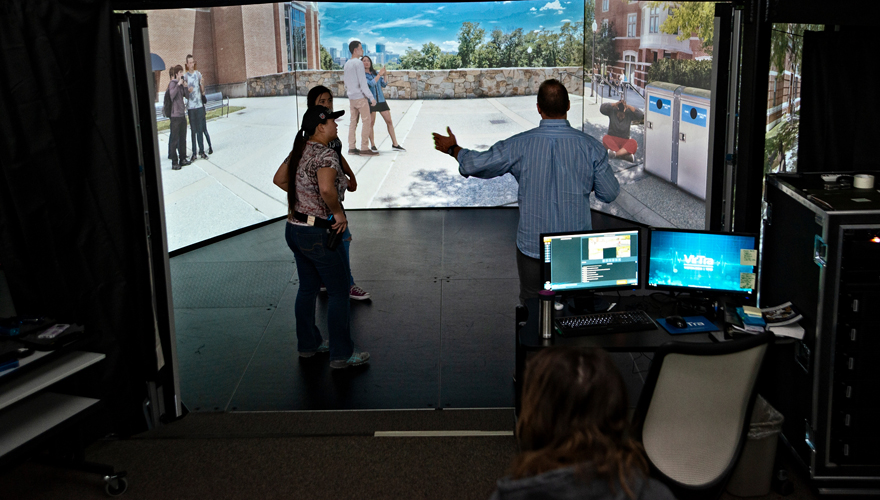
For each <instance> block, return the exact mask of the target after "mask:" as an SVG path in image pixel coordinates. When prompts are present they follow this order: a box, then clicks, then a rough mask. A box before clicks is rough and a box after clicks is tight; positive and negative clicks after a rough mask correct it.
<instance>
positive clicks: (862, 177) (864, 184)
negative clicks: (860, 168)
mask: <svg viewBox="0 0 880 500" xmlns="http://www.w3.org/2000/svg"><path fill="white" fill-rule="evenodd" d="M853 187H854V188H856V189H871V188H873V187H874V176H873V175H868V174H856V176H855V177H853Z"/></svg>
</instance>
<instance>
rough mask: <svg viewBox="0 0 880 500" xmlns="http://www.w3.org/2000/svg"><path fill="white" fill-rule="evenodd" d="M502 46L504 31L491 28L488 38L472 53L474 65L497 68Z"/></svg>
mask: <svg viewBox="0 0 880 500" xmlns="http://www.w3.org/2000/svg"><path fill="white" fill-rule="evenodd" d="M503 48H504V32H503V31H501V30H500V29H495V30H492V34H491V35H489V39H488V40H486V42H485V43H483V44H481V45H480V46H479V47H478V48H477V51H476V52H475V53H474V59H475V61H474V62H475V64H474V66H475V67H477V68H498V67H499V65H500V62H501V57H502V50H503Z"/></svg>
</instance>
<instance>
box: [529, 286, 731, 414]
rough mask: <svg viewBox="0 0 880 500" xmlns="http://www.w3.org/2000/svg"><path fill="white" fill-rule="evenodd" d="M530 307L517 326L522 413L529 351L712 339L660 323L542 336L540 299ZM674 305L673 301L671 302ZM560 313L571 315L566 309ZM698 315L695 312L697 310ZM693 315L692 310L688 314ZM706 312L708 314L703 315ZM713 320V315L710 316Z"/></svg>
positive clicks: (625, 302) (645, 348) (628, 300)
mask: <svg viewBox="0 0 880 500" xmlns="http://www.w3.org/2000/svg"><path fill="white" fill-rule="evenodd" d="M605 298H606V299H608V300H609V301H610V302H617V303H618V304H617V306H615V308H614V309H613V310H615V311H623V310H626V308H627V306H631V305H632V304H634V303H637V302H640V301H643V300H648V297H647V296H645V295H630V296H621V297H619V298H618V297H617V296H605ZM525 306H526V308H527V309H528V319H527V320H526V321H525V324H523V325H522V326H520V324H519V323H518V324H517V328H516V330H517V331H516V368H515V372H514V400H515V405H516V412H517V414H519V407H520V395H521V392H522V380H523V374H524V373H525V367H526V358H527V357H528V355H529V353H534V352H537V351H540V350H541V349H544V348H545V347H550V346H567V347H601V348H602V349H605V350H606V351H609V352H654V351H656V350H657V348H658V347H659V346H660V345H662V344H664V343H666V342H670V341H676V342H694V343H702V344H705V343H711V342H713V340H712V339H711V338H710V336H709V334H708V333H706V332H702V333H691V334H680V335H672V334H670V333H668V332H667V331H666V330H664V329H663V327H662V326H660V325H659V323H658V324H657V329H656V330H647V331H641V332H626V333H611V334H604V335H585V336H581V337H561V336H559V335H558V334H557V333H556V332H555V331H554V332H553V336H552V338H550V339H543V338H541V333H540V328H539V321H540V309H539V307H540V304H539V301H538V299H528V300H526V303H525ZM670 306H671V304H670ZM558 314H564V315H571V314H573V313H569V312H566V311H561V312H559V313H558ZM648 314H649V315H650V316H651V318H652V319H657V318H658V317H659V318H662V317H665V316H668V315H670V314H673V311H671V310H669V311H667V310H664V309H661V310H660V311H657V312H651V311H648ZM694 315H696V314H694ZM685 316H691V314H685ZM704 316H707V317H708V315H704ZM708 319H710V320H714V318H711V317H708ZM715 323H716V326H718V327H719V330H721V329H722V326H723V325H722V324H721V323H720V322H717V321H716V322H715Z"/></svg>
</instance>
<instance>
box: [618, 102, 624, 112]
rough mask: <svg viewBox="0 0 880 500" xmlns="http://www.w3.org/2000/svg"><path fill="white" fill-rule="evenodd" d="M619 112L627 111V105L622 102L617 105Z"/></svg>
mask: <svg viewBox="0 0 880 500" xmlns="http://www.w3.org/2000/svg"><path fill="white" fill-rule="evenodd" d="M617 111H620V112H621V113H623V112H624V111H626V104H624V103H622V102H619V103H617Z"/></svg>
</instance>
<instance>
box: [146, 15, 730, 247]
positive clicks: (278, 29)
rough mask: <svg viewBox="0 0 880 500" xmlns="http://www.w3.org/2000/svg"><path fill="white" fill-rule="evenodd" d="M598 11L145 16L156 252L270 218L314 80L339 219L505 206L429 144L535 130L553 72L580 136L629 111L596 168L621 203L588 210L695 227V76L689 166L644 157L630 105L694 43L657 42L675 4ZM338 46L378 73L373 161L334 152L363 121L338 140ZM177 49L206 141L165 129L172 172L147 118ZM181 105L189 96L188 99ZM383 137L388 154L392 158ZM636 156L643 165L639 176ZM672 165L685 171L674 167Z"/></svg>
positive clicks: (647, 143) (505, 188) (343, 123)
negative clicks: (607, 164) (320, 91)
mask: <svg viewBox="0 0 880 500" xmlns="http://www.w3.org/2000/svg"><path fill="white" fill-rule="evenodd" d="M607 3H608V6H607V8H606V6H605V4H604V3H599V5H598V6H597V9H596V12H595V15H594V12H593V5H592V3H591V2H586V3H584V2H576V1H571V2H569V1H565V0H555V1H547V0H540V1H514V2H468V3H429V4H416V3H407V4H368V3H338V2H284V3H267V4H259V5H244V6H229V7H211V8H195V9H174V10H153V11H147V15H148V19H149V23H148V25H149V39H150V49H151V52H152V53H153V54H154V55H156V56H157V57H153V58H152V59H153V60H158V61H161V62H162V63H163V65H164V67H165V68H164V69H163V70H160V69H156V68H154V69H156V70H155V71H153V74H154V80H155V84H156V95H155V96H154V98H155V102H156V116H157V120H158V125H157V136H158V144H159V151H160V158H161V159H162V161H161V170H162V178H163V189H164V196H165V211H166V223H167V229H168V241H169V250H176V249H180V248H183V247H186V246H188V245H191V244H194V243H198V242H200V241H202V240H205V239H208V238H211V237H214V236H217V235H221V234H225V233H228V232H230V231H234V230H236V229H239V228H242V227H247V226H250V225H253V224H257V223H260V222H263V221H266V220H270V219H274V218H277V217H280V216H284V215H285V214H286V213H287V202H286V194H285V193H284V192H283V191H282V190H281V189H279V188H278V187H277V186H275V185H274V184H273V182H272V178H273V175H274V174H275V171H276V170H277V168H278V167H279V165H280V164H281V162H282V161H283V160H284V158H285V157H286V156H287V154H288V153H289V151H290V149H291V146H292V143H293V139H294V137H295V135H296V133H297V131H298V129H299V119H300V117H301V116H302V114H303V113H304V111H305V109H306V97H305V96H306V94H307V92H308V90H309V89H311V88H313V87H314V86H316V85H324V86H325V87H327V88H329V89H330V91H331V93H332V94H333V97H334V108H335V109H336V110H344V111H345V112H346V114H345V116H343V117H341V118H340V119H339V120H338V125H339V138H340V140H341V141H342V147H343V156H344V157H345V159H346V160H347V162H348V164H349V166H350V168H351V170H352V172H353V173H354V174H355V176H356V180H357V190H356V191H354V192H348V193H346V197H345V200H344V205H345V207H346V209H349V210H351V209H364V208H370V209H375V208H398V207H475V206H514V205H516V200H517V183H516V181H515V179H513V177H512V176H510V175H509V174H508V175H505V176H503V177H500V178H496V179H491V180H482V179H474V178H468V179H466V178H464V177H462V176H460V175H459V174H458V165H457V163H456V161H455V160H454V159H452V158H451V157H449V156H447V155H445V154H443V153H440V152H438V151H435V150H434V147H433V140H432V137H431V133H432V132H441V133H445V131H446V128H447V127H449V128H450V129H451V130H452V132H453V133H454V134H455V135H456V137H457V139H458V142H459V144H460V145H461V146H463V147H466V148H471V149H477V150H486V149H488V148H489V147H490V146H491V145H492V144H494V143H495V142H497V141H499V140H501V139H505V138H507V137H510V136H512V135H515V134H517V133H520V132H523V131H526V130H529V129H531V128H534V127H536V126H538V124H539V121H540V116H539V115H538V112H537V109H536V106H535V105H536V93H537V89H538V86H539V85H540V83H541V82H542V81H544V80H546V79H548V78H556V79H558V80H560V81H561V82H562V83H563V84H564V85H565V86H566V88H568V90H569V96H570V99H571V109H570V111H569V113H568V116H567V118H568V120H569V122H570V123H571V125H572V126H573V127H577V128H582V129H583V130H584V131H585V132H586V133H588V134H590V135H592V136H593V137H595V138H596V139H597V140H600V141H601V140H603V138H604V136H605V135H606V134H609V132H610V131H609V117H608V115H609V113H610V112H609V111H608V110H609V109H610V107H611V106H612V105H614V104H615V103H617V102H618V101H619V100H625V101H626V104H627V105H629V106H631V107H632V108H633V110H636V111H635V112H634V113H633V121H632V123H631V124H630V127H629V131H630V136H631V138H632V139H634V140H635V141H636V143H637V151H636V153H635V154H634V155H633V157H632V158H631V159H626V158H624V159H621V158H617V159H613V160H611V165H612V168H613V169H614V170H615V172H616V173H617V175H618V179H620V180H621V183H622V184H623V186H622V189H623V190H624V191H625V192H626V195H625V196H621V197H620V198H619V199H618V200H617V201H615V202H614V203H611V204H604V203H598V202H594V203H595V207H596V208H598V209H600V210H604V211H607V212H609V213H612V214H614V215H619V216H622V217H625V218H630V219H633V220H637V221H641V222H645V223H650V224H654V225H668V226H673V227H690V228H701V227H703V224H704V218H705V215H704V214H705V211H704V198H705V194H704V192H702V193H701V191H700V184H701V183H702V184H703V187H704V185H705V160H704V158H705V157H706V156H707V154H708V134H707V133H704V134H702V135H700V132H702V131H703V129H705V131H707V130H708V121H707V116H706V113H705V111H706V110H708V109H709V102H708V97H707V96H708V93H709V91H708V79H707V80H706V83H704V84H702V86H703V87H705V88H704V89H697V88H694V89H693V92H691V94H692V96H691V97H693V99H692V100H691V101H688V102H687V103H685V104H687V105H688V106H690V107H689V108H688V109H687V110H686V112H685V115H684V116H685V118H687V119H688V120H690V121H689V122H688V124H687V126H692V127H693V128H694V133H693V135H692V136H691V137H693V139H690V141H689V144H688V146H689V147H690V148H691V150H690V151H687V152H686V153H685V155H686V156H688V157H691V158H692V159H693V161H692V162H691V163H694V164H695V166H694V167H686V168H690V169H692V170H693V171H691V170H687V169H686V168H685V167H682V168H680V169H679V171H678V172H674V173H671V174H672V175H670V172H668V170H669V165H671V164H672V162H671V160H670V159H669V158H666V159H663V156H662V155H661V153H663V151H661V150H660V149H662V147H660V149H658V147H659V146H656V145H654V146H652V143H651V133H650V132H649V133H647V134H646V130H645V129H646V127H645V123H646V120H647V121H651V120H652V118H651V117H652V116H654V115H657V113H654V114H653V115H652V111H651V109H650V106H646V103H647V102H649V99H650V97H651V95H650V93H649V89H650V86H649V85H648V83H649V79H650V76H649V73H650V70H651V67H652V66H658V67H659V66H663V67H668V66H669V64H668V61H675V62H678V61H682V64H690V65H691V66H692V67H693V68H697V69H696V70H695V69H693V68H692V67H691V66H689V68H690V69H688V70H687V71H679V72H678V73H676V72H674V71H673V72H669V71H667V72H666V73H664V77H665V78H667V79H669V80H676V79H679V78H680V76H681V75H684V74H687V75H690V76H692V74H693V73H694V72H695V71H696V72H698V73H699V71H703V72H704V73H706V74H707V75H708V69H710V68H711V56H710V54H711V47H710V46H711V40H710V41H709V44H708V46H706V47H704V44H703V41H702V40H699V39H698V37H696V34H695V36H692V37H690V38H688V37H683V39H682V40H678V37H677V35H670V34H665V33H662V32H661V31H662V29H666V28H664V26H667V25H668V23H670V22H671V19H673V18H674V15H673V14H674V12H675V10H676V9H678V8H679V7H672V8H667V9H660V8H659V7H651V5H652V4H650V3H648V2H626V1H624V0H609V1H608V2H607ZM686 5H687V4H686ZM707 5H710V6H711V5H714V4H707ZM686 8H690V7H686ZM594 20H595V25H596V31H595V33H594V32H593V28H592V26H593V23H594ZM585 26H586V29H585ZM352 40H359V41H361V42H362V45H363V48H364V50H365V54H366V56H367V57H369V58H370V60H371V61H372V66H373V67H374V69H376V70H381V69H383V68H384V71H385V72H384V76H383V78H382V80H383V82H382V83H384V84H385V86H384V87H382V92H383V97H384V99H385V101H386V104H387V107H388V110H387V111H385V112H377V113H375V114H374V115H373V117H374V118H373V120H374V122H375V123H374V126H373V133H372V137H371V139H369V140H368V142H367V147H372V146H375V148H376V150H377V151H378V153H379V154H378V156H362V155H356V154H351V153H349V152H348V151H349V149H354V148H357V149H360V148H361V147H362V146H363V145H362V144H361V141H362V130H363V123H362V122H361V123H359V124H358V125H357V129H356V131H355V135H354V142H353V143H352V140H351V139H350V127H351V120H350V118H351V110H350V104H349V100H348V96H347V92H346V88H345V84H344V79H343V70H342V66H343V65H344V64H345V61H346V60H348V59H350V54H349V52H348V47H349V42H350V41H352ZM190 54H191V55H192V56H193V60H194V62H195V70H197V71H198V72H199V74H200V75H201V77H202V81H203V83H204V86H205V94H206V96H207V97H208V103H207V112H206V118H205V120H204V127H205V129H206V131H205V133H204V134H200V135H201V144H200V143H199V140H198V139H199V137H198V136H197V135H194V134H193V130H198V129H199V128H201V127H200V126H201V125H202V120H201V118H200V116H199V115H198V114H195V115H194V117H190V119H189V122H188V125H187V127H186V130H185V132H183V133H182V134H181V132H180V131H179V130H178V132H177V136H178V139H177V140H178V142H179V141H180V140H181V139H180V138H179V137H180V136H181V135H182V136H183V137H184V138H185V141H186V147H185V155H186V158H187V160H191V159H192V158H193V157H194V158H195V160H194V161H193V162H192V164H190V165H184V166H183V167H182V168H180V169H177V170H175V169H173V168H172V159H171V156H172V154H171V151H170V144H171V142H172V134H171V130H170V129H171V125H172V123H171V122H172V121H174V120H169V119H167V118H165V117H164V116H163V114H162V105H163V101H164V96H165V92H166V90H167V89H168V86H169V82H170V76H169V70H172V69H173V68H174V67H175V66H177V65H180V66H182V67H185V65H186V61H187V57H186V56H187V55H190ZM664 61H666V62H664ZM664 65H665V66H664ZM590 68H593V69H594V71H592V72H591V71H590ZM700 68H702V69H700ZM591 73H595V76H594V77H591ZM623 82H625V83H623ZM673 84H676V82H675V81H673V82H672V83H670V85H673ZM678 84H680V85H691V86H694V85H701V84H700V82H696V83H694V82H692V81H681V82H679V83H678ZM689 88H690V87H689ZM657 95H659V96H660V97H659V98H660V99H663V98H664V96H665V94H662V93H660V94H657ZM657 95H655V97H657ZM670 95H671V94H670ZM193 96H194V101H193V102H195V99H197V98H198V94H193ZM704 98H705V99H704ZM691 111H693V114H695V115H696V116H695V118H690V116H691ZM187 114H189V115H191V114H193V111H188V112H187ZM657 116H658V120H656V122H657V125H656V126H655V127H654V129H652V130H653V131H654V132H653V133H655V137H657V135H656V134H658V133H659V131H662V130H664V127H666V128H669V131H670V133H671V130H672V124H671V123H668V124H664V123H661V122H662V121H663V120H662V117H661V116H660V115H657ZM392 132H393V134H394V135H393V136H392ZM395 141H396V143H398V145H399V146H402V148H404V150H405V151H401V150H399V149H395V148H393V146H394V145H395ZM661 142H664V141H661ZM665 142H668V141H665ZM607 144H608V143H606V147H608V145H607ZM202 151H204V152H205V156H207V158H203V157H201V155H200V153H201V152H202ZM651 158H660V160H659V163H658V162H657V161H655V162H654V164H653V165H652V164H651V161H650V159H651ZM700 162H702V167H701V166H700ZM677 165H689V164H688V163H687V162H682V161H681V160H680V159H679V161H678V163H677ZM701 169H702V170H701Z"/></svg>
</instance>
